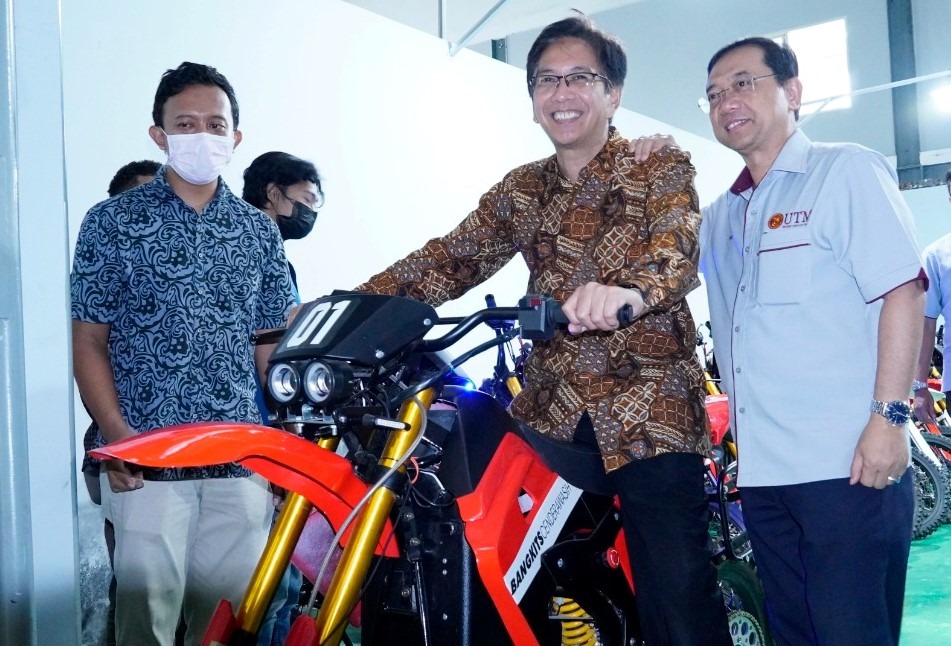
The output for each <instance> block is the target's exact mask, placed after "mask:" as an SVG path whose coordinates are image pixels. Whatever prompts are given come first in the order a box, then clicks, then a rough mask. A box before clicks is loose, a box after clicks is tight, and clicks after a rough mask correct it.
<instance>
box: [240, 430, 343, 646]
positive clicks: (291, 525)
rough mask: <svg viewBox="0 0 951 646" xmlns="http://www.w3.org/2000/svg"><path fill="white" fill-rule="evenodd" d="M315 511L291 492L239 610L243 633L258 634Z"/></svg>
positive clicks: (333, 442)
mask: <svg viewBox="0 0 951 646" xmlns="http://www.w3.org/2000/svg"><path fill="white" fill-rule="evenodd" d="M339 443H340V438H339V437H328V438H323V439H321V440H318V441H317V446H319V447H320V448H322V449H326V450H328V451H331V452H333V451H336V450H337V445H338V444H339ZM313 508H314V506H313V504H311V502H310V501H309V500H307V498H305V497H304V496H302V495H300V494H299V493H295V492H293V491H288V492H287V497H286V498H285V499H284V506H283V507H282V508H281V511H280V513H279V514H278V516H277V522H276V523H275V524H274V527H273V528H272V529H271V533H270V534H269V535H268V539H267V545H266V546H265V547H264V552H263V553H262V554H261V558H260V559H259V560H258V565H257V567H256V568H255V570H254V574H252V575H251V581H250V582H249V583H248V588H247V590H246V591H245V593H244V598H243V599H242V600H241V605H240V606H238V611H237V613H236V615H235V621H236V623H237V626H238V628H239V629H241V630H243V631H245V632H247V633H249V634H251V635H257V634H258V631H259V630H260V629H261V624H263V623H264V617H265V615H266V614H267V611H268V608H269V607H270V606H271V600H272V599H273V598H274V592H275V591H276V590H277V586H278V584H279V583H280V582H281V577H283V576H284V571H285V570H286V569H287V566H288V564H289V563H290V562H291V556H292V555H293V554H294V548H295V547H296V546H297V541H298V540H299V539H300V536H301V533H302V532H303V531H304V525H305V524H306V523H307V518H308V517H309V516H310V512H311V511H312V510H313Z"/></svg>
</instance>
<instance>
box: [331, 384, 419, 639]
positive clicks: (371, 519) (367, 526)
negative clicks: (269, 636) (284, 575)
mask: <svg viewBox="0 0 951 646" xmlns="http://www.w3.org/2000/svg"><path fill="white" fill-rule="evenodd" d="M416 399H418V400H419V402H420V403H419V404H417V403H416V401H414V400H409V401H407V402H405V403H404V404H403V405H402V407H401V408H400V413H399V416H398V419H399V421H401V422H404V423H406V424H408V425H409V427H410V428H409V430H407V431H394V432H392V433H390V437H389V439H387V441H386V448H384V449H383V455H382V457H380V461H379V465H380V466H381V467H382V468H383V469H390V468H392V466H393V464H395V463H396V462H397V461H398V460H399V459H400V458H401V457H403V455H405V454H406V452H407V451H408V450H409V449H410V447H411V446H412V445H413V443H414V442H415V441H416V438H417V437H418V436H419V434H420V433H421V432H422V430H423V426H422V424H423V418H424V415H425V412H426V409H429V407H430V405H431V404H432V403H433V400H435V399H436V390H435V389H433V388H427V389H426V390H424V391H422V392H421V393H419V394H418V395H417V396H416ZM420 404H421V405H422V408H421V407H420ZM405 471H406V468H405V466H401V467H400V469H399V472H400V473H403V472H405ZM395 502H396V494H395V493H393V492H392V491H390V490H389V489H388V488H386V487H385V486H384V487H380V488H379V489H377V490H376V491H375V492H374V493H373V495H372V496H371V497H370V499H369V501H368V502H367V505H366V507H365V508H364V510H363V512H362V513H361V514H360V515H359V516H358V517H357V520H356V522H355V524H354V527H353V532H352V533H351V535H350V539H349V540H348V541H347V546H346V547H345V548H344V550H343V554H342V555H341V557H340V562H339V564H338V565H337V570H336V572H334V576H333V580H332V581H331V582H330V587H329V588H328V589H327V594H326V596H325V597H324V601H323V603H322V604H321V606H320V612H319V614H318V615H317V620H316V621H317V635H318V639H317V643H318V644H339V643H340V640H341V638H342V637H343V633H344V630H345V629H346V627H347V618H348V617H349V615H350V611H351V610H352V609H353V607H354V606H355V605H356V603H357V601H358V600H359V597H360V592H361V590H362V589H363V584H364V581H365V580H366V575H367V572H368V571H369V569H370V564H371V563H372V561H373V553H374V551H375V550H376V546H377V544H378V543H379V542H380V537H381V536H382V535H383V528H384V527H385V526H386V519H387V518H389V515H390V512H391V511H392V509H393V504H394V503H395Z"/></svg>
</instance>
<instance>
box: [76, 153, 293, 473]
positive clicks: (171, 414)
mask: <svg viewBox="0 0 951 646" xmlns="http://www.w3.org/2000/svg"><path fill="white" fill-rule="evenodd" d="M70 284H71V290H72V317H73V318H74V319H76V320H78V321H84V322H87V323H107V324H109V325H110V326H111V328H110V332H109V353H110V357H111V360H112V371H113V375H114V378H115V384H116V391H117V392H118V394H119V406H120V408H121V411H122V415H123V417H124V418H125V420H126V422H127V423H128V424H129V426H130V427H131V428H132V429H133V430H134V431H136V432H139V433H141V432H144V431H150V430H153V429H157V428H162V427H165V426H171V425H173V424H182V423H186V422H198V421H237V422H254V423H259V422H261V416H260V413H259V412H258V408H257V406H256V404H255V390H256V388H257V386H256V382H255V374H254V348H253V346H252V345H251V342H250V337H251V335H252V334H253V333H254V332H255V331H256V330H261V329H269V328H278V327H283V326H284V324H285V321H286V317H287V314H288V312H289V310H290V308H291V306H292V304H293V302H294V296H293V290H292V287H291V280H290V275H289V274H288V270H287V260H286V258H285V256H284V248H283V245H282V244H281V237H280V234H279V233H278V229H277V226H276V225H275V224H274V222H273V221H271V219H270V218H268V217H267V216H266V215H265V214H264V213H262V212H261V211H259V210H258V209H256V208H254V207H253V206H251V205H249V204H248V203H246V202H245V201H243V200H241V199H239V198H237V197H236V196H235V195H234V194H233V193H232V192H231V191H230V190H229V189H228V187H227V185H225V183H224V181H222V180H219V183H218V190H217V192H216V194H215V197H214V198H213V199H212V201H211V202H210V203H209V204H208V205H207V206H206V207H205V208H204V209H203V210H202V212H201V213H197V212H196V211H195V210H194V209H192V208H191V207H189V206H188V205H187V204H185V203H184V202H183V201H182V200H181V199H180V198H179V197H178V196H177V195H175V193H174V192H173V191H172V189H171V187H170V186H169V184H168V182H167V181H166V179H165V168H164V167H163V168H162V169H160V170H159V173H158V175H157V176H156V178H155V180H153V181H152V182H150V183H148V184H144V185H142V186H139V187H137V188H134V189H131V190H129V191H126V192H124V193H120V194H119V195H117V196H115V197H113V198H110V199H108V200H106V201H105V202H101V203H100V204H97V205H96V206H94V207H93V208H92V209H90V210H89V212H88V213H87V214H86V217H85V219H84V220H83V223H82V227H81V228H80V230H79V239H78V241H77V243H76V253H75V257H74V260H73V271H72V275H71V283H70ZM95 444H96V446H102V445H103V444H104V440H103V438H102V436H101V434H100V436H99V437H98V438H97V439H96V443H95ZM248 474H249V471H247V470H246V469H244V468H242V467H239V466H237V465H217V466H209V467H203V468H197V469H164V470H148V471H147V472H146V474H145V475H146V477H147V478H149V479H154V480H178V479H184V478H208V477H239V476H245V475H248Z"/></svg>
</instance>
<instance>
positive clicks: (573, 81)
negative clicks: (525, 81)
mask: <svg viewBox="0 0 951 646" xmlns="http://www.w3.org/2000/svg"><path fill="white" fill-rule="evenodd" d="M562 79H564V80H565V87H572V86H574V87H576V88H578V89H582V88H588V87H591V86H592V85H594V84H595V83H597V82H598V81H604V82H605V83H610V82H611V81H609V80H608V77H606V76H604V75H603V74H598V73H597V72H571V73H569V74H564V75H562V76H558V75H557V74H539V75H538V76H536V77H535V78H533V79H532V91H533V92H553V91H554V90H555V88H557V87H558V84H559V83H561V80H562Z"/></svg>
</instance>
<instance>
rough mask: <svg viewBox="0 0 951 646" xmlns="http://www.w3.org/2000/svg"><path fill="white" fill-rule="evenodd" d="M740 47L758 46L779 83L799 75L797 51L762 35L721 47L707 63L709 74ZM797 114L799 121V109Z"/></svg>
mask: <svg viewBox="0 0 951 646" xmlns="http://www.w3.org/2000/svg"><path fill="white" fill-rule="evenodd" d="M740 47H758V48H759V50H760V51H761V52H762V53H763V62H764V63H766V67H768V68H769V71H771V72H772V73H773V74H774V75H775V77H776V82H777V83H778V84H779V85H783V84H785V83H786V81H788V80H789V79H791V78H796V77H797V76H799V59H797V58H796V52H794V51H793V50H792V48H791V47H790V46H789V45H787V44H786V43H782V44H780V43H777V42H776V41H775V40H772V39H770V38H763V37H762V36H751V37H749V38H743V39H741V40H738V41H736V42H732V43H730V44H729V45H726V46H725V47H721V48H720V50H719V51H718V52H717V53H716V54H714V55H713V57H712V58H710V62H709V63H708V64H707V75H709V74H710V72H712V71H713V66H714V65H716V64H717V63H718V62H719V61H720V59H721V58H723V57H724V56H726V55H727V54H729V53H730V52H732V51H733V50H735V49H739V48H740ZM795 116H796V120H797V121H798V120H799V110H796V113H795Z"/></svg>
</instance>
